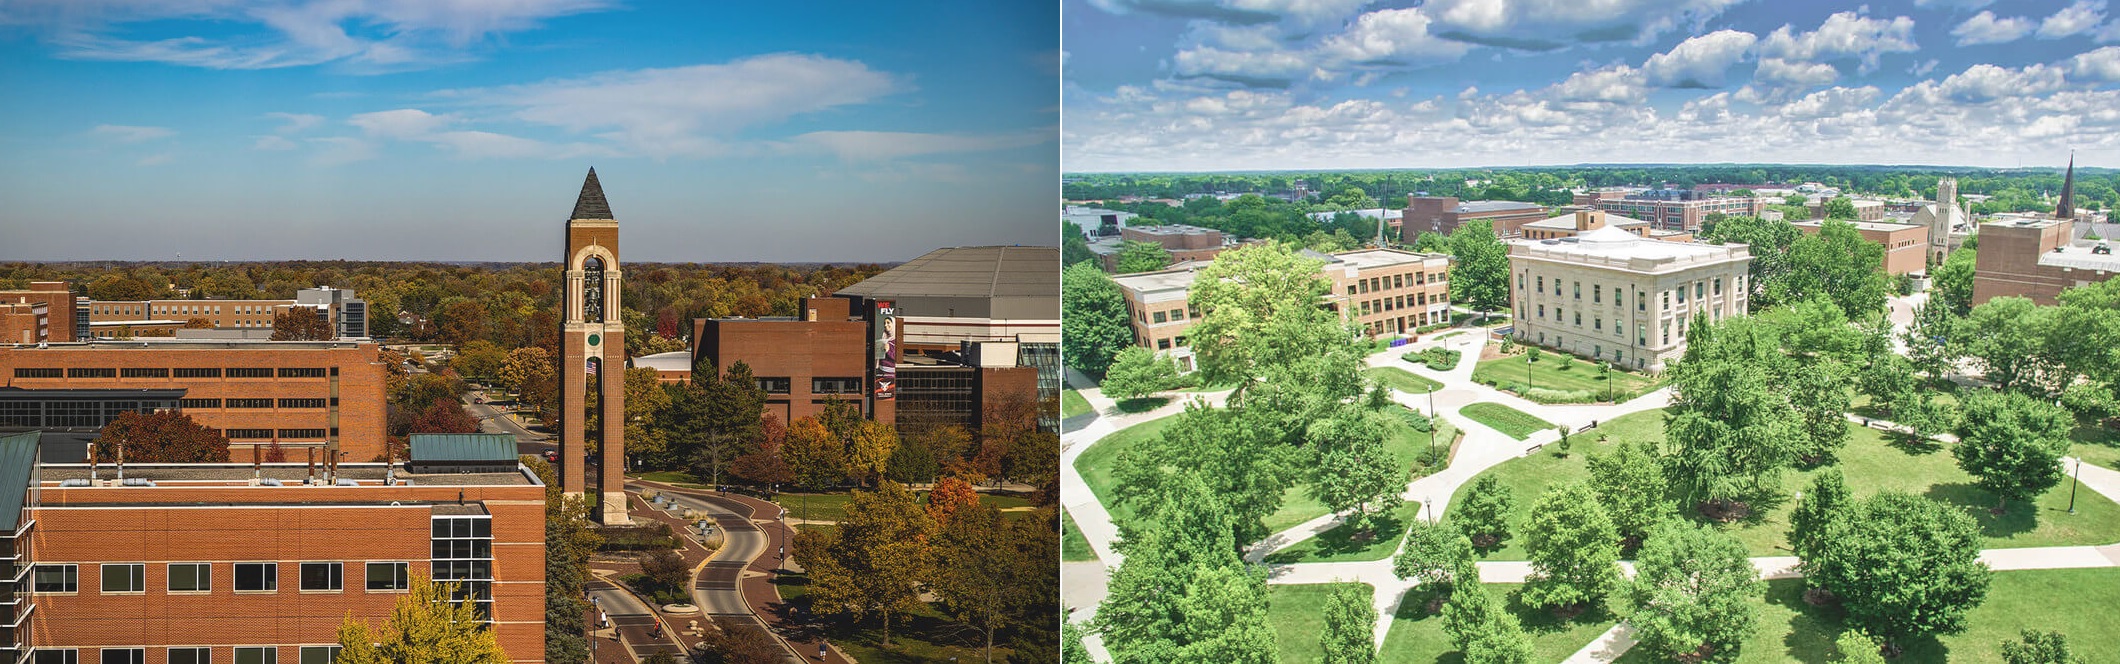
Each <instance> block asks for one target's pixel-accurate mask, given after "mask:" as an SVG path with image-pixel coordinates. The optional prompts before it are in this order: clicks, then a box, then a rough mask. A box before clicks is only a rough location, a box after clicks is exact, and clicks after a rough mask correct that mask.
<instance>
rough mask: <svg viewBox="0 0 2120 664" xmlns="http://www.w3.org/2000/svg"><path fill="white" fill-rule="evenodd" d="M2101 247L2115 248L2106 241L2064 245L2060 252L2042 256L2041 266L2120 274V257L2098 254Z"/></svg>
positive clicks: (2078, 242) (2083, 241) (2050, 252)
mask: <svg viewBox="0 0 2120 664" xmlns="http://www.w3.org/2000/svg"><path fill="white" fill-rule="evenodd" d="M2057 221H2066V220H2057ZM2101 246H2102V247H2105V248H2107V249H2114V248H2115V247H2113V245H2112V243H2110V242H2106V241H2104V240H2098V241H2086V240H2077V241H2076V242H2074V243H2071V244H2067V245H2063V246H2062V247H2061V250H2060V251H2049V252H2046V253H2043V254H2040V255H2039V264H2040V265H2051V266H2054V267H2066V268H2074V269H2078V270H2098V271H2101V272H2120V255H2116V254H2110V253H2105V254H2101V253H2096V252H2095V250H2096V249H2097V248H2099V247H2101Z"/></svg>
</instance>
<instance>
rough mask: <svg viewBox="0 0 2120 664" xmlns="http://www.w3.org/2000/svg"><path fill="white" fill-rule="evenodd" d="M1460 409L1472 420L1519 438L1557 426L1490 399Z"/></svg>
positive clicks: (1528, 436) (1550, 429)
mask: <svg viewBox="0 0 2120 664" xmlns="http://www.w3.org/2000/svg"><path fill="white" fill-rule="evenodd" d="M1460 410H1461V412H1463V413H1464V414H1465V417H1469V418H1472V421H1474V422H1478V423H1480V424H1485V425H1487V426H1490V427H1494V430H1495V431H1500V432H1502V433H1503V434H1507V435H1508V436H1509V437H1510V438H1515V439H1517V440H1523V439H1525V438H1530V437H1531V434H1534V433H1538V432H1540V431H1552V430H1553V427H1554V426H1556V425H1555V424H1554V423H1552V422H1548V421H1545V420H1542V419H1539V418H1538V417H1537V416H1535V415H1532V414H1530V413H1526V412H1524V411H1521V410H1517V409H1515V408H1510V407H1508V406H1504V405H1501V404H1498V403H1494V402H1490V401H1482V402H1480V403H1476V404H1471V405H1467V406H1465V407H1464V408H1463V409H1460Z"/></svg>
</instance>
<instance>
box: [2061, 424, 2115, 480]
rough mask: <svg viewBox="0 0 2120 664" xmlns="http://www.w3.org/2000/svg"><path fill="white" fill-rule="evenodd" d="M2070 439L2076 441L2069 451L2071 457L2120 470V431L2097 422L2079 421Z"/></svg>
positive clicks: (2070, 434) (2109, 468)
mask: <svg viewBox="0 0 2120 664" xmlns="http://www.w3.org/2000/svg"><path fill="white" fill-rule="evenodd" d="M2069 439H2070V440H2074V441H2076V444H2075V445H2074V446H2073V447H2072V448H2070V449H2069V455H2070V456H2074V457H2079V458H2082V459H2083V462H2084V463H2088V464H2090V465H2093V466H2102V467H2104V468H2106V469H2108V470H2120V431H2114V430H2112V429H2111V428H2109V427H2106V426H2105V425H2103V424H2099V423H2098V422H2097V421H2095V420H2089V419H2079V420H2077V422H2076V429H2075V431H2072V432H2070V433H2069ZM2070 470H2072V471H2073V470H2074V469H2073V468H2072V469H2070Z"/></svg>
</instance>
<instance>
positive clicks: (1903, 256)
mask: <svg viewBox="0 0 2120 664" xmlns="http://www.w3.org/2000/svg"><path fill="white" fill-rule="evenodd" d="M1848 223H1851V224H1854V225H1855V232H1856V233H1859V234H1861V235H1862V239H1865V240H1869V241H1871V242H1875V243H1877V244H1881V245H1884V272H1885V274H1894V275H1897V274H1912V273H1915V272H1920V271H1922V270H1924V269H1927V268H1928V246H1929V229H1928V228H1927V227H1924V226H1916V225H1914V224H1895V223H1891V222H1887V221H1851V222H1848ZM1793 225H1794V226H1796V230H1800V231H1803V232H1804V234H1805V235H1817V234H1818V231H1819V229H1821V228H1824V227H1825V222H1824V221H1799V222H1796V223H1795V224H1793Z"/></svg>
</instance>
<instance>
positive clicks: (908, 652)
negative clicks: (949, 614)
mask: <svg viewBox="0 0 2120 664" xmlns="http://www.w3.org/2000/svg"><path fill="white" fill-rule="evenodd" d="M827 633H828V634H829V636H828V637H827V638H828V639H829V640H830V641H831V642H832V645H834V646H837V647H838V648H839V649H840V650H844V651H846V654H847V656H849V657H852V658H854V661H857V662H862V663H863V664H876V663H881V664H915V663H918V664H927V663H929V662H947V661H951V660H956V661H960V662H983V661H986V656H985V653H986V651H985V650H984V649H983V648H982V646H984V645H985V641H984V640H983V639H982V638H981V637H980V635H979V633H978V632H977V631H975V630H972V629H969V628H966V627H965V626H964V624H963V623H958V622H954V621H951V620H949V619H948V618H946V617H944V616H943V614H942V612H941V611H940V610H938V607H937V606H935V605H934V604H930V603H925V602H923V603H921V604H920V605H919V606H918V607H916V608H915V609H914V610H913V611H911V612H909V613H905V614H900V615H898V616H895V617H893V618H892V619H891V646H890V647H889V648H885V647H883V646H882V645H881V643H880V641H881V639H882V638H883V621H882V620H880V619H877V618H873V617H872V618H870V619H868V620H864V621H862V622H860V623H858V624H854V625H848V624H846V622H845V619H841V620H840V621H838V622H837V624H835V625H834V626H833V627H832V628H831V629H830V630H829V631H828V632H827ZM1008 652H1011V651H1010V650H1009V649H1008V648H1007V647H1005V646H1004V645H1003V642H1002V641H1001V640H1000V639H996V640H995V645H994V661H997V662H998V661H1007V656H1006V655H1004V654H1003V653H1008Z"/></svg>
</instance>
